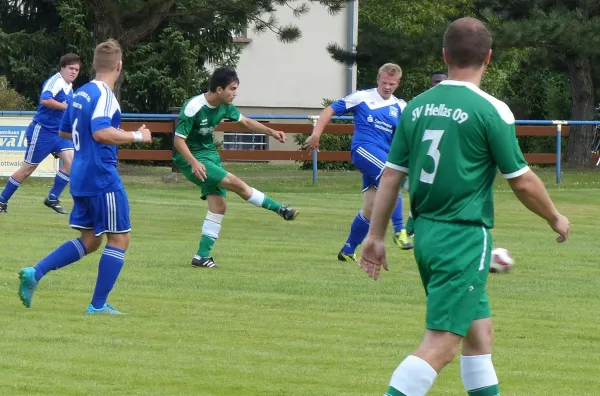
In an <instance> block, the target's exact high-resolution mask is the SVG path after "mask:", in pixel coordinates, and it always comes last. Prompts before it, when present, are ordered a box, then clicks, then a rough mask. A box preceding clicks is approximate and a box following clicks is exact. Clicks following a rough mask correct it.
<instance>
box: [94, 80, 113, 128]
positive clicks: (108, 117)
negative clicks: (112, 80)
mask: <svg viewBox="0 0 600 396" xmlns="http://www.w3.org/2000/svg"><path fill="white" fill-rule="evenodd" d="M98 88H99V90H100V97H99V98H98V100H97V101H96V105H95V107H94V112H93V113H92V122H91V127H92V133H94V132H96V131H99V130H101V129H106V128H110V127H112V118H113V115H114V114H115V112H116V111H117V110H118V104H117V98H115V95H114V94H113V93H112V91H111V90H110V89H108V87H106V86H100V87H98Z"/></svg>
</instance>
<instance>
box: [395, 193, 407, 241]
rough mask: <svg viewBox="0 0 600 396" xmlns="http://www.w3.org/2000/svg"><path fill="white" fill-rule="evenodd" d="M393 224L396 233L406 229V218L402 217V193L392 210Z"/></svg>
mask: <svg viewBox="0 0 600 396" xmlns="http://www.w3.org/2000/svg"><path fill="white" fill-rule="evenodd" d="M392 225H393V226H394V233H397V232H400V231H402V230H403V229H404V218H403V217H402V194H398V202H397V203H396V207H395V208H394V211H393V212H392Z"/></svg>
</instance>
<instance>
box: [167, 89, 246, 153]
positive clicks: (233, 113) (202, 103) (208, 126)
mask: <svg viewBox="0 0 600 396" xmlns="http://www.w3.org/2000/svg"><path fill="white" fill-rule="evenodd" d="M223 119H227V120H229V121H233V122H239V121H240V120H241V119H242V114H241V113H240V112H239V110H238V109H236V108H235V106H233V105H225V104H224V105H219V106H216V107H215V106H211V105H210V104H209V103H208V102H207V101H206V98H205V97H204V95H199V96H195V97H193V98H191V99H189V100H188V101H187V102H185V103H184V105H183V107H182V108H181V111H180V112H179V122H178V123H177V127H176V128H175V135H177V136H179V137H182V138H184V139H185V141H186V143H187V145H188V148H189V149H190V151H191V152H192V154H194V155H198V154H203V153H208V152H210V153H215V152H216V151H217V149H216V147H215V143H214V137H213V132H214V131H215V128H216V127H217V125H219V123H220V122H221V120H223ZM178 154H179V153H176V154H175V155H178Z"/></svg>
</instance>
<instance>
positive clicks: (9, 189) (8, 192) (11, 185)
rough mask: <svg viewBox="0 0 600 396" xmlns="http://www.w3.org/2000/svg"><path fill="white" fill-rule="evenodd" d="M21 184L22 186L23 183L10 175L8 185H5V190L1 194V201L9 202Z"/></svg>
mask: <svg viewBox="0 0 600 396" xmlns="http://www.w3.org/2000/svg"><path fill="white" fill-rule="evenodd" d="M19 186H21V183H19V182H18V181H16V180H15V179H13V178H12V176H11V177H9V178H8V182H7V183H6V187H4V191H2V194H0V202H4V203H8V200H9V199H10V197H12V196H13V194H14V193H15V191H17V188H19Z"/></svg>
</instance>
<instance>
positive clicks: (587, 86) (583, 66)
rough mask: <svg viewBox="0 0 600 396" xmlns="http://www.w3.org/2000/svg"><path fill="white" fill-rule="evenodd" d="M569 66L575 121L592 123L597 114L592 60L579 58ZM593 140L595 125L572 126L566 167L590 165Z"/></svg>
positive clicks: (569, 62) (573, 60) (571, 61)
mask: <svg viewBox="0 0 600 396" xmlns="http://www.w3.org/2000/svg"><path fill="white" fill-rule="evenodd" d="M568 65H569V76H570V79H571V92H572V94H571V96H572V104H573V119H574V120H581V121H591V120H593V119H594V116H595V112H594V87H593V83H592V68H591V65H590V59H589V58H588V57H584V56H579V57H576V58H574V59H572V60H570V61H568ZM593 139H594V126H593V125H580V126H572V127H571V128H570V135H569V140H568V143H567V150H566V151H567V152H566V154H565V165H571V166H588V165H590V157H591V156H592V154H591V151H592V149H591V147H592V141H593Z"/></svg>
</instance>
